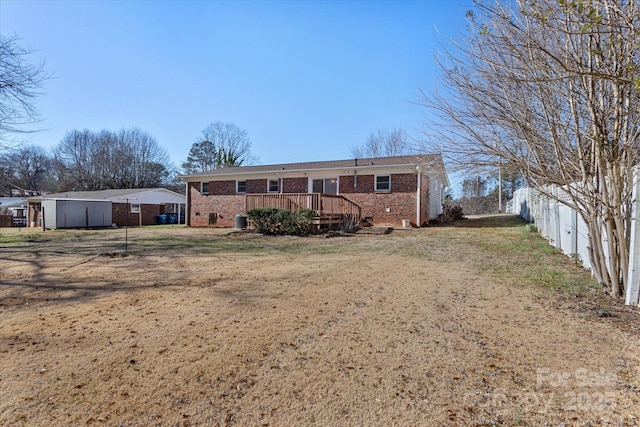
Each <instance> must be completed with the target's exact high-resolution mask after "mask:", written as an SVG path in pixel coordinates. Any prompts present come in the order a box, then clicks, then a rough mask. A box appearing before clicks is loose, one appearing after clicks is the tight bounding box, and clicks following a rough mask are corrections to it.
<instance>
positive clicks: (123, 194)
mask: <svg viewBox="0 0 640 427" xmlns="http://www.w3.org/2000/svg"><path fill="white" fill-rule="evenodd" d="M42 199H70V200H110V201H112V202H116V203H117V202H121V203H124V201H125V200H126V199H129V200H136V201H137V203H149V204H161V203H185V196H183V195H181V194H178V193H176V192H173V191H171V190H167V189H166V188H129V189H111V190H98V191H66V192H64V193H53V194H47V195H44V196H39V197H31V198H29V201H36V200H42Z"/></svg>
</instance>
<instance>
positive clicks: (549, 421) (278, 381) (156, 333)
mask: <svg viewBox="0 0 640 427" xmlns="http://www.w3.org/2000/svg"><path fill="white" fill-rule="evenodd" d="M466 225H468V223H467V224H466ZM504 229H505V230H507V231H508V230H510V229H511V228H509V227H504ZM476 231H477V232H480V233H486V237H485V238H484V240H487V239H491V238H493V237H491V236H495V235H496V234H497V233H498V231H497V230H496V229H493V228H491V227H484V228H482V229H477V230H474V232H476ZM128 232H129V234H128V238H129V239H130V240H129V241H128V242H127V243H128V249H127V255H128V256H126V257H124V256H120V255H118V254H122V253H123V252H124V249H123V248H124V246H123V244H124V241H123V234H122V233H123V231H121V230H105V231H101V232H81V231H77V232H76V231H74V232H47V233H44V234H41V233H37V234H34V235H33V236H30V237H29V238H25V239H24V240H21V241H18V242H17V243H16V242H15V241H13V240H11V241H10V240H7V242H10V243H5V244H2V243H0V258H2V276H0V277H1V278H0V319H2V323H1V326H0V355H1V357H0V423H1V424H4V425H12V424H20V423H22V424H26V425H127V426H137V425H167V426H171V425H234V424H235V425H271V426H282V425H536V426H537V425H560V424H561V423H564V424H565V425H625V426H632V425H638V423H639V421H638V417H639V415H640V410H639V409H638V408H640V390H639V387H640V369H639V366H640V364H639V363H640V338H639V334H638V331H639V328H638V325H640V319H639V316H638V311H637V309H632V308H627V307H624V306H621V305H620V304H619V302H611V301H610V300H608V299H599V298H600V297H599V296H597V294H585V295H582V296H578V297H576V296H568V295H564V294H557V293H553V292H548V291H545V290H544V289H540V288H537V287H532V286H528V285H527V286H523V285H522V283H518V280H517V278H518V275H517V272H514V273H513V274H511V275H509V274H506V273H504V272H503V273H502V274H501V275H500V276H497V275H496V272H495V270H490V269H487V265H488V264H491V265H494V264H495V263H493V262H492V257H495V253H494V254H493V255H492V253H491V252H487V251H486V249H482V247H481V246H474V245H475V244H473V243H471V246H470V243H469V242H473V241H474V240H473V238H472V237H470V236H471V234H469V233H470V232H471V231H470V230H469V229H468V228H459V229H439V228H434V229H421V230H411V231H405V232H401V233H400V232H392V233H390V234H383V235H356V236H353V237H350V238H333V239H314V238H305V239H299V238H267V237H262V236H259V235H251V234H247V233H234V234H227V232H225V231H221V230H202V229H200V230H199V229H186V228H182V227H180V228H177V227H176V228H166V229H155V228H147V229H129V230H128ZM517 236H518V234H517V232H515V233H514V234H513V235H512V236H511V238H517ZM100 254H102V255H104V256H99V255H100ZM470 254H473V257H472V256H471V255H470ZM550 256H553V255H550ZM567 263H568V261H567ZM567 268H569V269H571V268H573V267H572V266H571V265H569V266H568V267H567ZM580 274H583V273H580ZM584 274H586V273H584ZM598 310H604V311H598ZM605 312H606V313H608V315H602V314H603V313H605Z"/></svg>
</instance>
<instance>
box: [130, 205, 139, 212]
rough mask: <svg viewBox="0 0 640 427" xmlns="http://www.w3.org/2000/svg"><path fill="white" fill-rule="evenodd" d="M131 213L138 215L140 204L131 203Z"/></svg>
mask: <svg viewBox="0 0 640 427" xmlns="http://www.w3.org/2000/svg"><path fill="white" fill-rule="evenodd" d="M131 213H140V203H131Z"/></svg>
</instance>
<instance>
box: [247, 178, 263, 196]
mask: <svg viewBox="0 0 640 427" xmlns="http://www.w3.org/2000/svg"><path fill="white" fill-rule="evenodd" d="M246 182H247V188H246V189H247V193H254V194H255V193H266V192H267V180H266V179H248V180H247V181H246Z"/></svg>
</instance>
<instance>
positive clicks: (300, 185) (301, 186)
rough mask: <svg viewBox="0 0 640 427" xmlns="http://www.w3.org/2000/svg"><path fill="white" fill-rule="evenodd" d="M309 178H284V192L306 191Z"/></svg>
mask: <svg viewBox="0 0 640 427" xmlns="http://www.w3.org/2000/svg"><path fill="white" fill-rule="evenodd" d="M308 182H309V180H308V179H307V178H305V177H301V178H284V179H283V180H282V192H283V193H306V192H307V185H308Z"/></svg>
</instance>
